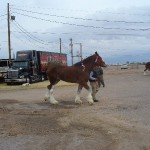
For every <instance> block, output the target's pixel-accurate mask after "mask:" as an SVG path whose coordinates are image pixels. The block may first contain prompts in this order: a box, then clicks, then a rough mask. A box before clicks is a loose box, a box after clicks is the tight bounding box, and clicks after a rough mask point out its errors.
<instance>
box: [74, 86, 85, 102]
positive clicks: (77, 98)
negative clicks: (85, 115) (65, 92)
mask: <svg viewBox="0 0 150 150" xmlns="http://www.w3.org/2000/svg"><path fill="white" fill-rule="evenodd" d="M82 88H83V86H82V85H80V84H79V85H78V91H77V94H76V98H75V103H77V104H82V101H81V100H80V93H81V90H82Z"/></svg>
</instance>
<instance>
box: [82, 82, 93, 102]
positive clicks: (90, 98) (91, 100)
mask: <svg viewBox="0 0 150 150" xmlns="http://www.w3.org/2000/svg"><path fill="white" fill-rule="evenodd" d="M84 88H85V89H86V90H87V91H88V96H87V101H88V103H89V104H90V105H93V103H94V101H93V98H92V91H91V89H90V87H89V86H88V84H87V83H86V84H85V85H84Z"/></svg>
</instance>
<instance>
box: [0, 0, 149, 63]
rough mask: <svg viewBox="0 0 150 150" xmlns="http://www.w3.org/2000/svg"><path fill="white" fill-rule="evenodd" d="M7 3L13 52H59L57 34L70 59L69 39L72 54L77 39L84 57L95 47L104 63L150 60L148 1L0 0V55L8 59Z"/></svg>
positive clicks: (76, 47)
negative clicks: (32, 50) (71, 42)
mask: <svg viewBox="0 0 150 150" xmlns="http://www.w3.org/2000/svg"><path fill="white" fill-rule="evenodd" d="M7 3H9V5H10V14H11V16H15V20H14V21H11V22H10V27H11V48H12V57H13V55H14V54H15V53H16V51H17V50H25V49H36V50H46V51H52V52H54V51H55V52H60V43H59V39H60V38H61V40H62V52H63V53H66V54H67V55H68V64H70V63H71V57H70V56H71V54H70V49H71V48H70V46H69V44H70V39H71V38H72V40H73V52H74V56H76V55H77V53H78V52H79V51H80V45H79V44H78V43H82V55H83V58H85V57H87V56H89V55H91V54H93V53H94V52H95V51H97V52H98V53H99V54H100V55H101V56H102V58H103V59H104V60H105V61H106V63H108V64H110V63H126V62H127V61H129V62H147V61H150V1H149V0H75V1H70V0H55V1H50V0H43V1H41V0H26V1H23V0H9V1H7V0H5V1H3V2H0V7H1V8H0V59H1V58H8V42H7V41H8V36H7ZM76 43H77V44H76ZM76 61H79V58H74V62H76Z"/></svg>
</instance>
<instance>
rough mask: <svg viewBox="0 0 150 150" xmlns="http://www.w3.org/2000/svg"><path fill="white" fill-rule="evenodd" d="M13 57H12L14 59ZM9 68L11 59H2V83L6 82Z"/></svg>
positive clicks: (0, 68) (0, 66)
mask: <svg viewBox="0 0 150 150" xmlns="http://www.w3.org/2000/svg"><path fill="white" fill-rule="evenodd" d="M12 60H13V59H11V61H12ZM8 69H9V59H0V83H2V82H4V78H6V77H7V70H8Z"/></svg>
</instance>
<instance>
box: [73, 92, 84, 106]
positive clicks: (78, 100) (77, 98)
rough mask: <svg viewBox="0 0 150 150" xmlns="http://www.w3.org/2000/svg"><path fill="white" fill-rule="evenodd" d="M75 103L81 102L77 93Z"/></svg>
mask: <svg viewBox="0 0 150 150" xmlns="http://www.w3.org/2000/svg"><path fill="white" fill-rule="evenodd" d="M75 103H77V104H82V101H81V100H80V95H79V93H77V94H76V98H75Z"/></svg>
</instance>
